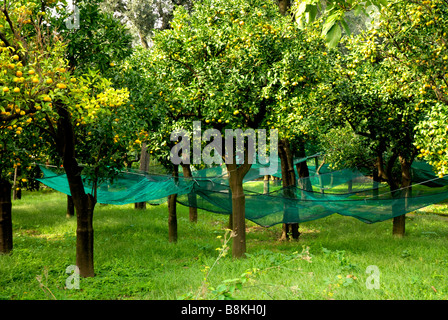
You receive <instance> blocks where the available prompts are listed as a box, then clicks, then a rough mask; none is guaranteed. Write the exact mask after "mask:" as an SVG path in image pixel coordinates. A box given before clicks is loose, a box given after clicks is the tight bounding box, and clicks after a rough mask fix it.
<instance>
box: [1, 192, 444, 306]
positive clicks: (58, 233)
mask: <svg viewBox="0 0 448 320" xmlns="http://www.w3.org/2000/svg"><path fill="white" fill-rule="evenodd" d="M65 201H66V197H65V196H64V195H62V194H60V193H57V192H52V191H41V192H34V193H29V192H25V193H24V195H23V199H22V200H19V201H15V202H14V203H13V228H14V250H13V253H12V254H10V255H2V256H0V299H53V298H56V299H178V298H180V297H190V298H194V297H197V298H205V299H214V298H217V297H219V296H221V297H223V296H227V297H229V296H230V297H233V298H237V299H448V246H447V244H448V243H447V239H448V221H447V218H446V217H443V216H440V215H438V214H434V213H433V212H436V213H444V212H447V210H446V209H447V208H446V205H434V206H431V207H429V208H427V209H425V210H422V211H419V212H418V213H416V214H412V215H410V216H409V218H408V219H407V226H406V227H407V229H406V236H405V237H404V238H403V239H397V238H394V237H393V236H392V235H391V228H392V223H391V221H386V222H383V223H377V224H372V225H368V224H364V223H362V222H360V221H358V220H356V219H353V218H349V217H343V216H340V215H332V216H329V217H327V218H324V219H320V220H316V221H312V222H308V223H303V224H301V226H300V229H301V232H302V235H301V237H300V241H298V242H297V241H290V242H280V241H278V240H277V239H278V238H279V236H280V231H281V228H280V226H279V225H278V226H274V227H272V228H269V229H265V228H261V227H258V226H256V225H254V224H252V223H248V232H247V241H248V242H247V252H248V257H247V258H245V259H240V260H234V259H232V257H231V255H230V254H228V255H227V256H225V257H223V258H221V259H219V260H218V261H217V263H216V264H215V261H216V260H217V257H218V255H219V251H218V250H216V249H217V248H219V247H221V246H222V242H221V241H222V240H223V238H219V236H223V235H224V233H225V231H224V229H225V227H226V224H227V220H228V217H227V216H222V215H217V214H212V213H207V212H205V211H199V219H198V223H196V224H193V223H190V222H189V221H188V209H187V208H185V207H182V206H179V210H178V211H179V212H178V225H179V240H178V243H177V244H173V243H169V242H168V232H167V208H166V205H165V204H163V205H160V206H149V207H148V209H147V210H144V211H140V210H139V211H137V210H134V209H133V206H132V205H125V206H102V205H97V207H96V209H95V214H94V229H95V272H96V276H95V277H94V278H87V279H81V281H80V289H79V290H77V289H71V290H70V289H67V288H65V281H66V279H67V277H68V276H69V275H68V274H67V273H66V268H67V267H68V266H69V265H73V264H75V241H76V237H75V229H76V219H75V218H71V219H67V218H66V216H65V208H66V202H65ZM370 265H375V266H377V267H378V269H379V271H380V276H379V281H380V288H379V289H370V290H369V289H367V287H366V280H367V279H368V277H369V276H370V274H367V273H366V268H367V267H368V266H370ZM212 266H213V268H212V269H211V271H210V273H209V275H208V277H207V282H206V283H205V284H204V277H205V273H206V271H207V270H209V268H210V267H212ZM229 280H232V281H229ZM235 287H237V289H236V290H235V291H233V289H234V288H235ZM201 288H202V289H201Z"/></svg>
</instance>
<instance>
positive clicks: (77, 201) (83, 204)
mask: <svg viewBox="0 0 448 320" xmlns="http://www.w3.org/2000/svg"><path fill="white" fill-rule="evenodd" d="M55 105H56V108H57V111H58V114H59V120H58V126H57V136H56V145H57V149H58V152H59V154H60V155H61V157H62V163H63V165H64V169H65V173H66V175H67V180H68V184H69V187H70V193H71V196H72V199H73V203H74V206H75V210H76V218H77V219H76V222H77V226H76V265H77V266H78V268H79V274H80V276H81V277H93V276H94V275H95V272H94V259H93V240H94V238H93V211H94V209H95V204H96V197H95V196H94V195H91V194H86V192H85V190H84V184H83V181H82V177H81V171H82V169H81V167H80V166H79V165H78V162H77V160H76V152H75V135H74V131H73V126H72V122H71V119H70V114H69V113H68V111H67V110H66V109H65V108H64V107H63V106H60V105H58V104H55ZM50 124H51V123H50Z"/></svg>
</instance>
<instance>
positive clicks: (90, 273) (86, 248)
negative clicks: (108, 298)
mask: <svg viewBox="0 0 448 320" xmlns="http://www.w3.org/2000/svg"><path fill="white" fill-rule="evenodd" d="M75 199H76V198H73V201H74V203H75V208H76V218H77V219H76V222H77V226H76V265H77V266H78V268H79V274H80V276H81V277H85V278H86V277H94V276H95V271H94V258H93V243H94V233H93V211H94V209H95V204H96V201H95V198H94V197H93V196H92V195H91V194H84V196H82V197H81V201H76V200H75ZM77 202H78V205H77Z"/></svg>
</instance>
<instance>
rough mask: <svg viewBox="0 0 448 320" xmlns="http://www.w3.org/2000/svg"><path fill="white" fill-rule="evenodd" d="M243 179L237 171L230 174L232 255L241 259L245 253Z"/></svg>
mask: <svg viewBox="0 0 448 320" xmlns="http://www.w3.org/2000/svg"><path fill="white" fill-rule="evenodd" d="M243 178H244V176H241V174H239V173H238V172H237V171H235V172H230V178H229V180H230V189H231V191H232V228H233V232H234V235H235V237H234V238H233V245H232V255H233V257H234V258H241V257H243V255H244V254H245V253H246V196H245V194H244V190H243Z"/></svg>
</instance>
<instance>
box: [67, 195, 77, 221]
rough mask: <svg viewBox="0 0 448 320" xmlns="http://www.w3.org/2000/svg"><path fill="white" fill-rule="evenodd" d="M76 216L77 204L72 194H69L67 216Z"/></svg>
mask: <svg viewBox="0 0 448 320" xmlns="http://www.w3.org/2000/svg"><path fill="white" fill-rule="evenodd" d="M74 216H75V204H74V203H73V198H72V196H69V195H67V218H71V217H74Z"/></svg>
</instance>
